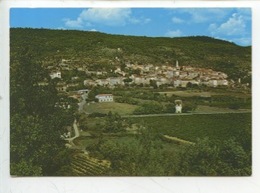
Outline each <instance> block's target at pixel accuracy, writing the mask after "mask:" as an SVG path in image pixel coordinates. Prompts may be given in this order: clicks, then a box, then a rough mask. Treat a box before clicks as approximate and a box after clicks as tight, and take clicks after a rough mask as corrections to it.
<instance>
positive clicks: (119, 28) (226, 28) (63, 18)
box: [10, 8, 252, 46]
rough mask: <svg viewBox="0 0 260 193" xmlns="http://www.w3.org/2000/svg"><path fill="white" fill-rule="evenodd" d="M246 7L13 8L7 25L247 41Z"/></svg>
mask: <svg viewBox="0 0 260 193" xmlns="http://www.w3.org/2000/svg"><path fill="white" fill-rule="evenodd" d="M251 18H252V17H251V9H250V8H234V9H233V8H172V9H167V8H122V9H121V8H112V9H108V8H89V9H88V8H86V9H82V8H69V9H68V8H40V9H38V8H37V9H33V8H26V9H25V8H13V9H11V12H10V24H11V27H31V28H50V29H76V30H86V31H100V32H105V33H110V34H125V35H138V36H151V37H182V36H194V35H206V36H211V37H215V38H219V39H224V40H228V41H232V42H235V43H236V44H238V45H242V46H248V45H251V33H252V30H251V25H252V24H251Z"/></svg>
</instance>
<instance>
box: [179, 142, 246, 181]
mask: <svg viewBox="0 0 260 193" xmlns="http://www.w3.org/2000/svg"><path fill="white" fill-rule="evenodd" d="M250 160H251V159H250V154H248V153H246V152H245V151H244V149H243V148H242V146H241V145H240V144H239V143H237V142H235V140H234V139H229V140H225V141H221V142H212V141H210V140H209V139H208V138H206V139H203V140H198V141H197V143H196V144H195V145H190V146H187V147H186V148H184V149H183V150H182V152H181V153H180V160H179V164H178V169H177V173H176V174H177V175H180V176H248V175H251V162H250Z"/></svg>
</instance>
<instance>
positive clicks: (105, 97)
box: [95, 94, 114, 103]
mask: <svg viewBox="0 0 260 193" xmlns="http://www.w3.org/2000/svg"><path fill="white" fill-rule="evenodd" d="M95 98H96V99H98V102H100V103H103V102H113V101H114V97H113V95H112V94H99V95H97V96H96V97H95Z"/></svg>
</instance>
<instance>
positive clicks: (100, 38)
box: [10, 28, 251, 79]
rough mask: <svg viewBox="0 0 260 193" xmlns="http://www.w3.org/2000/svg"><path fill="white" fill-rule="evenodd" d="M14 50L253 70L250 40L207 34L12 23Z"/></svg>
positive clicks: (95, 61) (41, 57)
mask: <svg viewBox="0 0 260 193" xmlns="http://www.w3.org/2000/svg"><path fill="white" fill-rule="evenodd" d="M10 47H11V53H12V56H14V57H15V56H17V55H19V54H20V53H21V48H24V47H28V48H29V49H30V50H31V51H32V53H33V55H34V56H35V57H36V58H37V60H38V61H44V63H45V65H51V64H55V63H59V62H60V61H61V60H62V59H68V60H75V61H78V62H76V63H81V64H82V65H86V66H88V65H99V66H103V65H110V66H111V67H115V66H119V65H121V64H122V63H126V62H128V63H137V64H154V65H163V64H173V65H174V64H175V62H176V60H178V61H179V63H180V65H184V66H186V65H190V66H195V67H204V68H212V69H214V70H219V71H223V72H225V73H227V74H228V75H229V76H230V77H231V78H234V79H236V78H241V77H242V78H243V77H245V76H247V75H248V73H249V72H251V46H247V47H243V46H239V45H236V44H235V43H233V42H228V41H225V40H220V39H215V38H212V37H208V36H189V37H176V38H168V37H147V36H128V35H115V34H106V33H103V32H92V31H78V30H58V29H55V30H53V29H32V28H10Z"/></svg>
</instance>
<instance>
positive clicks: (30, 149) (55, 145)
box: [10, 49, 74, 176]
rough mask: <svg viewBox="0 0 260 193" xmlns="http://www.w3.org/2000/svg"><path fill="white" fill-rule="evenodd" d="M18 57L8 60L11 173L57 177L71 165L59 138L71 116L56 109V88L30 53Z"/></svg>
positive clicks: (69, 113)
mask: <svg viewBox="0 0 260 193" xmlns="http://www.w3.org/2000/svg"><path fill="white" fill-rule="evenodd" d="M21 54H22V56H20V55H18V56H17V57H13V58H11V80H10V82H11V84H10V87H11V92H10V95H11V97H10V100H11V120H10V131H11V133H10V142H11V145H10V158H11V174H12V175H20V176H24V175H26V176H31V175H37V176H38V175H45V176H51V175H58V174H61V173H60V171H62V170H63V171H64V169H63V168H64V167H67V166H68V165H69V164H70V156H68V154H69V153H70V152H69V151H68V150H67V149H65V147H64V141H62V140H61V139H60V135H61V134H62V133H63V128H64V126H66V125H71V124H72V122H73V119H74V117H73V115H71V112H70V111H66V110H62V109H59V108H55V103H56V102H57V101H58V100H57V99H58V96H57V91H56V89H55V85H54V84H53V82H52V81H51V80H50V77H49V75H48V73H47V72H46V71H45V70H44V69H43V68H42V67H41V65H40V64H39V63H37V62H35V61H36V60H35V58H34V56H33V55H31V52H30V50H26V49H25V50H24V52H22V53H21ZM42 81H44V82H45V83H46V84H45V86H42V84H39V83H41V82H42Z"/></svg>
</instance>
